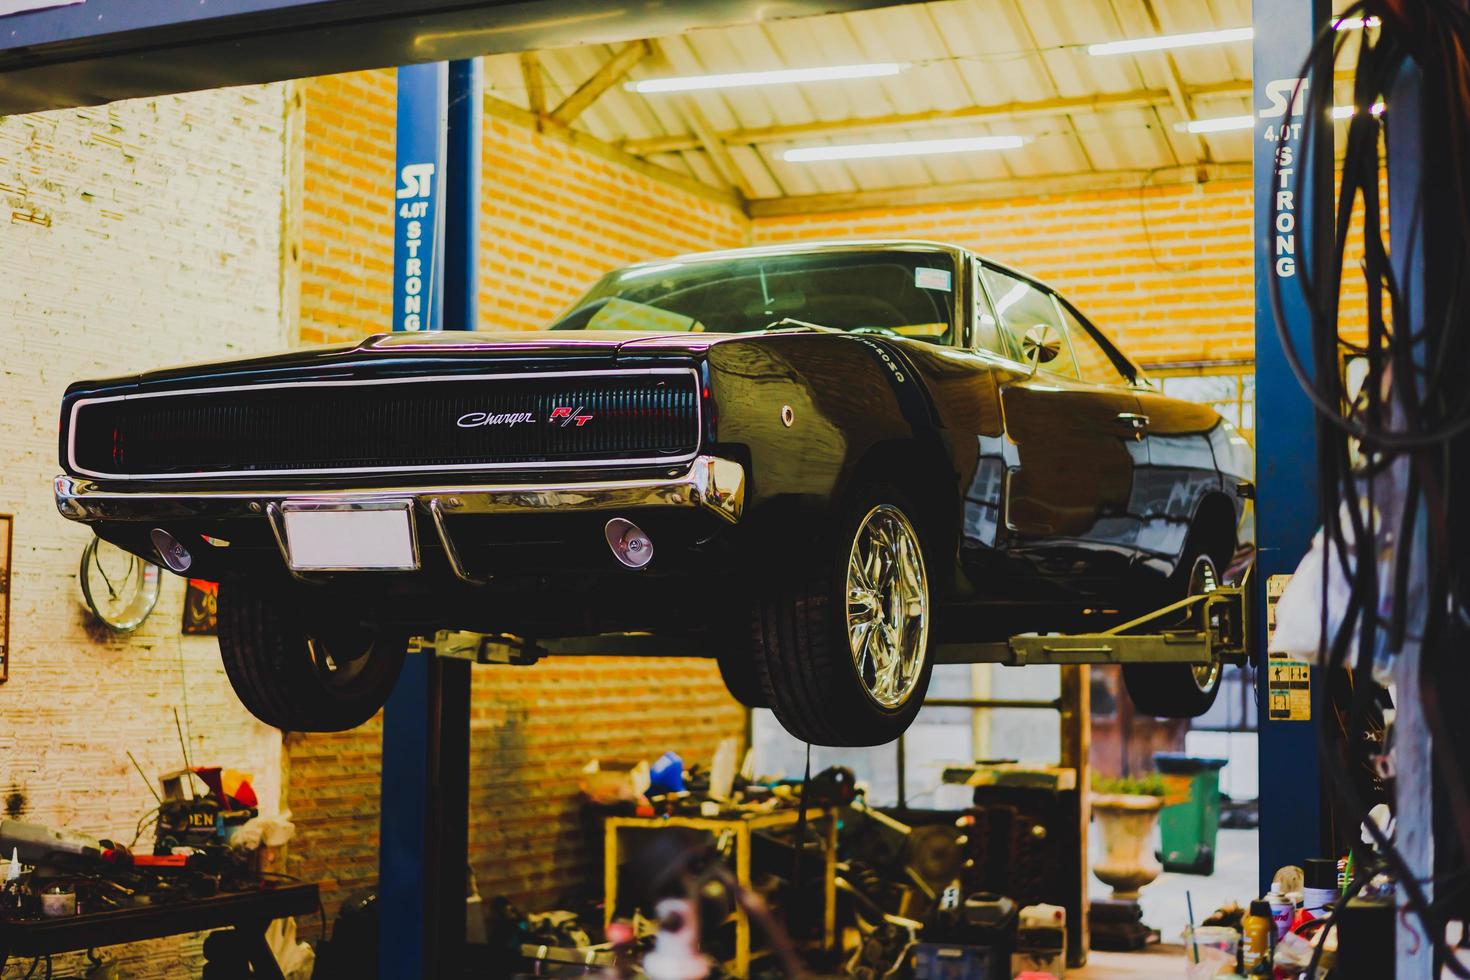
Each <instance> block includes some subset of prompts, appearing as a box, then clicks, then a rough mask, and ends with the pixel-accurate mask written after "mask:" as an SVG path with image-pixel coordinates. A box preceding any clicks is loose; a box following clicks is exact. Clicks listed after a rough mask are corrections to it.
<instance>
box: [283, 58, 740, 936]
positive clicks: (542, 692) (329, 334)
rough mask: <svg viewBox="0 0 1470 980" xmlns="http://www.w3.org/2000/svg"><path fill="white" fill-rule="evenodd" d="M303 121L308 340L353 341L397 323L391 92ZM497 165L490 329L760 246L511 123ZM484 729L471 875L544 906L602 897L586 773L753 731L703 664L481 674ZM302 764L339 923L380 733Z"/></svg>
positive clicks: (591, 663)
mask: <svg viewBox="0 0 1470 980" xmlns="http://www.w3.org/2000/svg"><path fill="white" fill-rule="evenodd" d="M302 104H303V107H304V108H303V111H304V114H305V118H304V120H303V124H302V129H303V132H304V140H303V151H304V159H303V161H302V162H303V167H302V170H303V190H304V195H303V198H304V199H303V201H302V219H301V231H300V236H301V239H300V243H299V245H300V256H301V262H300V276H301V298H300V310H299V317H300V324H301V340H302V341H303V342H304V343H320V342H326V341H340V340H353V339H357V338H359V337H361V336H363V335H365V334H369V333H374V332H379V331H382V330H385V329H387V326H388V324H389V319H390V300H391V296H390V294H391V285H392V274H391V261H392V223H391V220H390V208H389V203H390V202H389V198H388V193H389V188H390V187H392V186H393V106H394V84H393V75H392V73H390V72H364V73H357V74H352V75H341V76H335V77H328V78H318V79H312V80H310V81H308V82H305V83H303V84H302ZM483 158H484V183H483V185H482V203H483V207H482V210H481V216H480V247H481V262H480V282H481V292H480V326H481V327H482V328H485V329H495V328H507V327H510V328H528V329H529V328H534V327H537V326H540V325H544V324H545V323H546V322H548V321H549V320H550V319H551V318H552V317H553V316H555V315H556V314H557V313H558V312H560V311H561V310H562V309H564V308H565V307H566V305H567V304H569V303H570V302H571V301H572V300H574V299H575V298H576V296H577V295H578V294H579V293H580V292H581V291H582V290H583V289H585V288H586V287H587V286H589V285H590V284H591V282H592V281H593V280H594V279H596V278H597V276H599V275H600V274H601V273H603V272H605V271H607V270H609V269H612V268H615V267H617V266H621V265H625V264H627V263H629V262H634V261H639V260H642V259H648V258H654V257H657V256H661V255H673V254H678V253H681V252H688V251H697V250H700V249H710V248H728V247H735V246H739V245H743V244H745V243H746V240H747V236H748V228H749V223H748V221H747V219H746V218H745V216H744V215H743V214H742V213H740V212H739V211H738V210H736V209H734V208H731V207H728V206H724V205H720V204H717V203H714V202H711V201H710V200H708V199H706V198H703V197H700V196H697V195H694V194H690V193H687V192H684V191H681V190H678V189H675V188H671V187H669V186H667V185H665V184H662V183H660V182H658V181H655V180H652V179H650V178H649V177H647V176H644V175H642V174H640V173H638V172H636V171H634V170H632V169H629V168H626V167H623V166H620V165H618V164H617V163H615V162H610V161H608V160H606V159H604V158H602V157H600V156H596V155H593V154H591V153H587V152H585V151H583V150H579V149H574V148H572V147H570V146H568V145H566V144H565V143H563V142H560V141H557V140H555V139H551V138H547V137H543V136H540V135H538V134H536V133H534V132H533V131H531V130H529V129H525V128H522V127H519V126H516V125H514V124H512V123H510V122H507V121H506V120H503V119H499V118H495V117H492V116H487V117H486V120H485V137H484V145H483ZM473 711H474V716H473V722H472V724H473V749H472V751H473V755H472V773H471V779H472V786H471V799H470V807H471V811H472V817H471V823H470V851H471V861H472V863H473V865H474V869H475V873H476V876H477V878H478V881H479V886H480V890H481V892H482V893H483V894H484V895H486V896H487V897H488V896H493V895H500V894H505V895H510V896H512V897H513V898H514V899H515V900H517V901H518V902H523V903H526V904H527V905H528V906H529V907H538V906H542V905H544V904H545V903H550V902H554V901H556V900H557V899H558V897H559V896H560V895H561V894H562V893H564V892H565V891H566V890H567V889H568V888H575V887H577V886H578V885H582V884H588V883H592V882H595V881H597V880H598V878H597V872H596V871H595V869H593V868H592V867H591V866H590V865H589V861H590V860H591V859H592V855H591V854H590V852H589V851H588V848H587V843H586V837H585V834H584V832H583V830H582V828H581V827H580V826H579V824H578V823H577V782H578V771H579V770H580V769H581V768H582V766H583V765H584V764H585V763H586V762H587V761H588V760H589V759H592V758H598V757H600V758H604V759H606V758H624V759H626V758H634V759H636V758H650V759H651V758H653V757H655V756H657V755H659V754H661V753H662V752H664V751H665V750H667V749H673V750H675V751H677V752H679V753H680V754H681V755H683V756H684V758H685V759H687V760H690V761H696V760H698V761H703V762H705V763H706V764H707V763H708V761H709V759H710V757H711V756H712V754H713V752H714V749H715V746H716V744H717V743H718V741H719V739H720V738H722V737H724V736H726V735H743V731H744V714H743V712H742V710H741V709H740V708H739V707H738V706H737V705H736V704H735V703H734V702H733V701H731V700H730V698H729V696H728V695H727V694H726V693H725V690H724V686H723V684H722V683H721V682H720V679H719V674H718V672H717V670H716V669H715V667H714V665H713V663H712V662H710V661H702V660H692V659H691V660H684V659H638V660H630V659H621V658H568V659H557V660H552V661H550V662H543V663H541V664H538V665H536V666H534V667H521V668H516V667H482V668H477V669H476V670H475V672H474V707H473ZM287 749H288V755H289V763H288V764H289V777H288V783H289V785H288V789H287V795H288V798H289V799H288V803H289V805H290V806H291V808H292V811H293V814H294V815H295V817H296V820H297V825H298V827H299V828H300V830H301V838H300V840H299V842H298V844H297V845H295V846H294V849H293V853H292V858H291V861H292V864H291V871H292V872H293V873H294V874H298V875H301V876H303V877H311V878H319V879H323V880H325V881H326V882H327V884H328V894H327V901H328V909H329V910H331V909H333V908H334V907H335V904H336V903H337V902H338V901H340V899H341V897H342V896H343V895H345V894H346V893H347V892H348V891H350V890H351V889H353V888H355V887H358V886H361V885H363V884H366V883H368V882H371V881H372V880H373V879H374V877H375V876H376V872H377V836H378V816H379V814H378V803H379V800H378V767H379V762H380V749H381V726H380V725H379V723H377V722H374V723H372V724H370V725H368V726H365V727H364V728H362V729H359V730H358V731H356V732H351V733H347V734H344V735H332V736H318V735H311V736H301V735H293V736H291V738H290V739H289V741H288V744H287ZM302 926H303V929H308V930H309V929H311V924H309V923H302Z"/></svg>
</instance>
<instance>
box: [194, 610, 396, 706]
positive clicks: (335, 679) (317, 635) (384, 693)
mask: <svg viewBox="0 0 1470 980" xmlns="http://www.w3.org/2000/svg"><path fill="white" fill-rule="evenodd" d="M218 631H219V648H220V656H221V659H222V660H223V661H224V667H225V675H226V676H228V677H229V679H230V685H231V686H232V687H234V689H235V694H236V696H238V697H239V699H240V702H241V703H242V704H244V705H245V707H246V708H247V709H248V710H249V711H250V713H251V714H252V715H254V716H255V717H257V718H259V719H260V720H261V721H263V722H265V723H266V724H267V725H273V726H274V727H276V728H280V729H282V730H284V731H294V732H340V731H346V730H347V729H349V728H356V727H357V726H358V725H361V724H362V723H363V722H365V721H367V720H368V719H369V718H371V717H372V716H373V715H375V714H377V712H378V710H379V709H380V708H382V707H383V704H384V703H385V702H386V701H387V700H388V695H389V694H390V693H391V692H392V690H393V685H394V684H395V683H396V682H397V680H398V673H399V671H400V670H401V669H402V667H403V658H404V654H405V651H406V650H407V648H408V637H407V636H406V635H404V634H402V633H399V632H396V631H393V630H386V629H384V628H382V627H379V626H376V625H374V624H371V623H362V622H355V621H347V620H345V619H344V620H341V621H337V622H330V623H318V622H312V623H310V624H308V623H307V622H306V621H305V620H304V619H303V618H302V617H301V616H300V614H299V612H297V611H296V610H294V609H292V608H290V607H289V605H288V604H286V603H282V602H279V601H272V600H270V599H267V598H266V597H264V596H262V595H260V594H258V593H255V592H253V591H251V590H250V589H249V588H248V587H245V586H240V585H235V584H230V583H222V584H221V585H220V590H219V628H218Z"/></svg>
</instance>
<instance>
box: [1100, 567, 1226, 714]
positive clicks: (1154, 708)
mask: <svg viewBox="0 0 1470 980" xmlns="http://www.w3.org/2000/svg"><path fill="white" fill-rule="evenodd" d="M1185 559H1186V560H1185V562H1184V563H1181V565H1180V571H1181V572H1186V571H1187V575H1186V576H1183V578H1184V582H1185V584H1184V586H1183V588H1182V590H1179V591H1182V592H1183V595H1182V596H1178V598H1186V597H1188V596H1195V595H1204V594H1205V593H1208V592H1213V591H1215V589H1216V588H1218V587H1219V584H1220V577H1219V571H1218V566H1217V565H1216V561H1215V559H1214V558H1213V557H1211V556H1210V555H1209V554H1206V553H1204V552H1202V551H1199V550H1196V549H1193V548H1191V549H1190V550H1189V551H1188V552H1186V555H1185ZM1171 601H1173V600H1171ZM1223 673H1224V671H1223V669H1222V666H1221V664H1220V661H1219V660H1215V661H1213V662H1212V663H1208V664H1124V665H1123V683H1124V685H1125V686H1126V687H1127V688H1128V696H1129V697H1130V698H1131V699H1132V700H1133V706H1134V708H1136V709H1137V710H1138V711H1139V712H1140V713H1141V714H1145V715H1152V716H1153V717H1155V718H1198V717H1199V716H1200V715H1202V714H1204V713H1205V712H1206V711H1209V710H1210V706H1211V705H1213V704H1214V703H1215V696H1216V695H1217V694H1219V693H1220V677H1221V674H1223Z"/></svg>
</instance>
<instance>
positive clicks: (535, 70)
mask: <svg viewBox="0 0 1470 980" xmlns="http://www.w3.org/2000/svg"><path fill="white" fill-rule="evenodd" d="M521 77H522V78H524V79H525V80H526V102H527V103H528V104H529V105H530V107H531V115H533V116H535V117H536V119H537V126H536V128H537V129H540V128H541V126H540V120H541V119H543V118H544V117H545V116H546V75H545V74H544V73H543V72H542V71H541V59H540V58H539V57H537V55H536V52H534V51H522V52H521Z"/></svg>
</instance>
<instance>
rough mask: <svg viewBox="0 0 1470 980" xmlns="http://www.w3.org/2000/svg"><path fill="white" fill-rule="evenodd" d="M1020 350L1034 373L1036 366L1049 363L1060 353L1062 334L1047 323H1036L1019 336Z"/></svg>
mask: <svg viewBox="0 0 1470 980" xmlns="http://www.w3.org/2000/svg"><path fill="white" fill-rule="evenodd" d="M1021 352H1022V354H1024V355H1025V357H1026V361H1027V363H1029V364H1030V365H1031V373H1032V374H1035V373H1036V369H1037V368H1039V367H1040V366H1041V365H1043V364H1050V363H1051V362H1052V361H1055V360H1056V359H1057V356H1058V355H1060V354H1061V353H1062V334H1061V332H1060V331H1059V330H1057V328H1056V327H1054V326H1052V325H1051V324H1049V323H1038V324H1037V325H1036V326H1034V327H1032V328H1031V329H1030V330H1027V331H1026V333H1025V335H1024V336H1022V337H1021Z"/></svg>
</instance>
